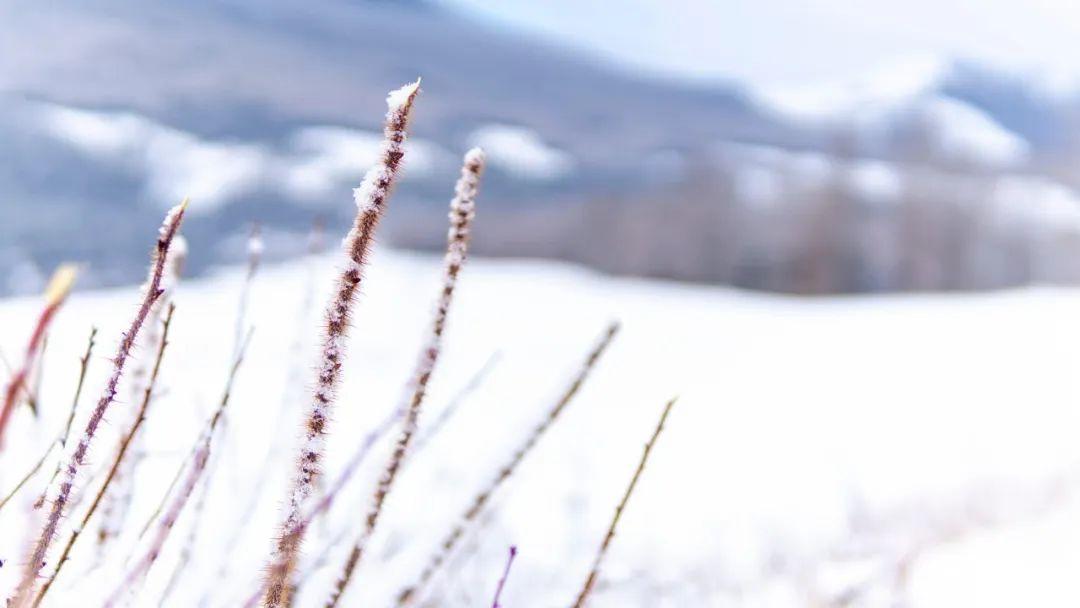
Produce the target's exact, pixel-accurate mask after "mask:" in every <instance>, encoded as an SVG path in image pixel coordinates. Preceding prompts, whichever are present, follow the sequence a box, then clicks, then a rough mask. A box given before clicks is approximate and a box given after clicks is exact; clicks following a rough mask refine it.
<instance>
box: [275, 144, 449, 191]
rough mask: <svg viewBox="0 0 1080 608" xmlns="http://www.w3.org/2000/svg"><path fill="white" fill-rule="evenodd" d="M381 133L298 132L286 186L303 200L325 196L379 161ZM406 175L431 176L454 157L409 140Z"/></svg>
mask: <svg viewBox="0 0 1080 608" xmlns="http://www.w3.org/2000/svg"><path fill="white" fill-rule="evenodd" d="M382 141H383V136H382V133H375V132H369V131H359V130H356V129H347V128H344V127H333V126H317V127H305V128H303V129H300V130H298V131H297V132H296V133H295V134H294V135H293V137H292V141H291V145H292V153H291V154H290V155H289V156H290V158H287V159H286V160H285V162H284V164H285V169H284V172H283V180H284V185H285V187H286V189H287V190H288V192H289V193H290V194H292V195H294V196H296V197H298V198H301V199H318V198H319V197H321V196H326V195H327V194H329V193H330V192H332V191H333V190H334V188H336V187H337V186H339V185H340V184H343V183H349V182H355V181H356V179H357V175H359V174H360V172H361V171H363V170H364V169H365V168H367V167H370V166H372V165H374V164H375V163H376V162H378V160H379V156H380V154H381V151H382ZM404 145H405V150H406V152H405V160H404V163H403V164H404V169H405V175H406V176H408V175H418V176H423V175H428V174H430V173H431V172H432V171H433V170H434V169H435V167H437V166H438V165H439V164H440V163H447V162H450V161H451V160H452V156H451V155H450V154H448V153H447V152H446V151H444V150H443V149H442V148H440V147H439V146H437V145H435V144H434V143H432V142H430V141H427V140H423V139H417V138H415V137H410V138H409V139H408V140H407V141H406V142H405V144H404Z"/></svg>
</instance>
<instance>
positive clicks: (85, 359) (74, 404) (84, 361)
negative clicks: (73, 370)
mask: <svg viewBox="0 0 1080 608" xmlns="http://www.w3.org/2000/svg"><path fill="white" fill-rule="evenodd" d="M96 335H97V328H96V327H93V328H91V329H90V339H89V341H87V344H86V354H85V355H83V356H82V358H81V359H79V381H78V383H77V384H76V385H75V397H74V398H73V399H72V400H71V412H70V413H69V414H68V419H67V424H66V425H64V430H62V431H60V434H59V435H58V436H57V438H56V439H55V440H54V441H52V442H51V443H49V447H48V448H46V449H45V453H44V454H42V455H41V458H39V459H38V461H37V462H36V463H34V466H33V467H31V469H30V471H29V472H27V474H26V475H25V476H24V477H23V478H22V479H21V480H20V481H19V483H18V484H16V485H15V487H14V488H12V489H11V492H9V493H8V494H7V496H5V497H4V498H3V500H0V509H3V508H4V506H5V505H7V503H8V502H9V501H11V499H12V498H14V497H15V495H16V494H18V493H19V490H21V489H22V487H23V486H24V485H26V483H27V482H28V481H30V480H31V479H32V478H33V477H34V475H36V474H37V472H38V471H40V470H41V467H43V466H44V465H45V461H46V460H48V459H49V454H52V453H53V450H54V449H55V448H56V447H57V446H60V447H64V445H66V444H67V440H68V436H69V435H70V434H71V422H72V421H73V420H74V419H75V410H76V409H77V408H78V406H79V395H81V394H82V388H83V381H84V380H85V379H86V369H87V367H88V366H89V362H90V354H91V353H92V352H93V351H94V336H96ZM60 468H61V467H60V464H59V463H58V464H57V465H56V470H55V471H54V472H53V475H52V477H51V478H50V479H49V483H48V484H47V485H52V482H53V481H54V480H55V479H56V476H57V475H59V474H60ZM44 502H45V493H44V492H42V494H41V497H40V498H39V499H38V501H37V502H35V503H34V508H35V509H36V508H39V507H40V506H41V505H42V504H44Z"/></svg>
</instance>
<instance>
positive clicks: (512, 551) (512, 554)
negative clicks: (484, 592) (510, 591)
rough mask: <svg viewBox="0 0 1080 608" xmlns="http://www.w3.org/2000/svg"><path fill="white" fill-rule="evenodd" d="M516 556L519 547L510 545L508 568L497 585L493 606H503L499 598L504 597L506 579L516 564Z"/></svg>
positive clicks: (500, 607)
mask: <svg viewBox="0 0 1080 608" xmlns="http://www.w3.org/2000/svg"><path fill="white" fill-rule="evenodd" d="M515 557H517V547H510V557H508V558H506V568H504V569H503V574H502V577H501V578H500V579H499V584H498V586H496V587H495V598H494V599H493V600H491V608H502V604H500V603H499V600H500V599H501V598H502V592H503V589H504V588H505V587H506V579H508V578H510V568H511V567H512V566H513V565H514V558H515Z"/></svg>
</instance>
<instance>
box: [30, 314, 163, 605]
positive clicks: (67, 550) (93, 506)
mask: <svg viewBox="0 0 1080 608" xmlns="http://www.w3.org/2000/svg"><path fill="white" fill-rule="evenodd" d="M175 310H176V306H175V305H173V304H170V305H169V311H168V312H167V313H166V314H165V318H164V319H163V320H162V321H161V325H162V329H161V334H160V338H159V339H158V349H157V354H156V355H155V357H154V364H153V367H152V368H151V371H150V377H149V378H148V379H147V382H146V386H145V388H144V389H143V394H142V396H141V401H140V403H139V409H138V411H137V413H136V415H135V421H134V422H133V423H132V425H131V429H130V430H129V431H128V432H127V434H126V435H124V439H123V441H121V442H120V448H119V449H118V450H117V452H116V457H115V458H114V459H113V462H112V465H111V466H110V467H109V472H108V473H106V475H105V481H103V482H102V484H101V487H100V488H99V489H98V491H97V494H95V495H94V500H93V501H92V502H91V503H90V507H89V508H88V509H87V510H86V513H85V514H84V515H83V517H82V519H81V520H80V521H79V525H78V526H76V527H75V529H74V530H72V531H71V536H69V537H68V541H67V544H66V545H64V549H63V551H61V553H60V559H59V560H58V561H57V562H56V568H55V569H54V570H53V572H52V574H51V575H50V576H49V578H48V579H47V580H46V581H45V584H43V585H42V586H41V590H40V591H38V594H37V597H36V598H35V599H34V608H37V606H39V605H41V602H42V600H44V599H45V594H46V593H48V592H49V588H50V587H52V585H53V583H54V582H56V577H57V576H59V575H60V570H61V569H62V568H63V567H64V564H66V563H67V561H68V558H69V557H70V555H71V549H72V548H73V547H74V546H75V541H77V540H78V539H79V535H80V534H82V531H83V530H85V529H86V526H87V524H89V523H90V519H91V518H92V517H93V516H94V513H95V512H96V511H97V508H98V506H99V505H100V504H101V503H102V499H103V498H104V497H105V495H106V494H107V493H108V491H109V487H110V485H111V484H112V482H113V481H114V480H115V478H116V474H117V471H119V470H120V467H121V466H122V463H123V462H124V457H125V456H126V455H127V453H128V448H130V447H131V444H132V441H133V440H134V439H135V437H136V436H137V435H138V433H139V429H140V428H142V424H143V422H145V421H146V412H147V409H148V408H149V407H150V402H151V401H152V399H151V397H152V395H153V392H154V386H155V385H156V384H157V378H158V372H160V371H161V360H162V359H163V358H164V356H165V347H166V346H168V344H169V326H170V325H171V324H172V317H173V312H174V311H175Z"/></svg>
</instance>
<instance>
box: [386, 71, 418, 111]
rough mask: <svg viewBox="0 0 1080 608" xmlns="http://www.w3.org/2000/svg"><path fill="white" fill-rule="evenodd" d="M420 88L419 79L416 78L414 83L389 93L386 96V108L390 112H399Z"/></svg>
mask: <svg viewBox="0 0 1080 608" xmlns="http://www.w3.org/2000/svg"><path fill="white" fill-rule="evenodd" d="M419 88H420V79H419V78H417V79H416V82H414V83H411V84H407V85H405V86H403V87H401V88H400V89H397V90H394V91H390V94H389V95H387V96H386V106H387V107H388V108H389V109H390V111H391V112H393V111H395V110H400V109H401V108H402V107H404V106H405V104H406V103H408V102H409V98H410V97H412V96H413V95H415V94H416V90H417V89H419Z"/></svg>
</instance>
